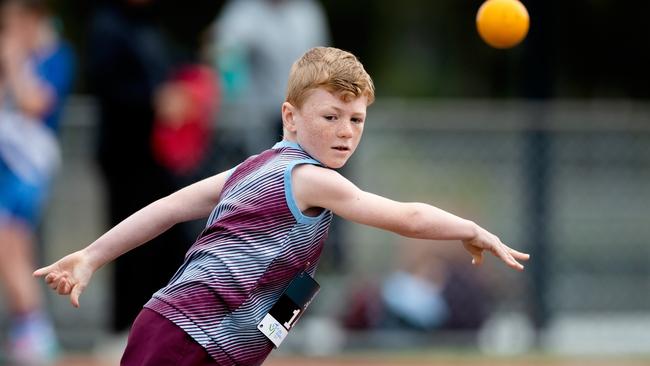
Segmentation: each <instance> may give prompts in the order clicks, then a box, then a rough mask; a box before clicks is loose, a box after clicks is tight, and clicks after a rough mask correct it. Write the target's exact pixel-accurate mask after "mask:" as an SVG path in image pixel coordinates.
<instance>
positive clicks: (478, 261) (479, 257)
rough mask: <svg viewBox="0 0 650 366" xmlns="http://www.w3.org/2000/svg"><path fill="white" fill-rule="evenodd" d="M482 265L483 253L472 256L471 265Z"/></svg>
mask: <svg viewBox="0 0 650 366" xmlns="http://www.w3.org/2000/svg"><path fill="white" fill-rule="evenodd" d="M482 263H483V253H482V252H480V253H477V254H472V264H473V265H475V266H480V265H481V264H482Z"/></svg>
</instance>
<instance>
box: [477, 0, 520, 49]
mask: <svg viewBox="0 0 650 366" xmlns="http://www.w3.org/2000/svg"><path fill="white" fill-rule="evenodd" d="M529 22H530V20H529V18H528V11H527V10H526V7H525V6H524V5H523V4H522V3H521V2H520V1H518V0H487V1H486V2H484V3H483V5H481V7H480V8H479V9H478V13H476V29H478V34H479V35H480V36H481V38H482V39H483V40H484V41H485V43H487V44H489V45H490V46H492V47H494V48H510V47H514V46H516V45H517V44H519V42H521V41H522V40H523V39H524V38H525V37H526V34H527V33H528V26H529Z"/></svg>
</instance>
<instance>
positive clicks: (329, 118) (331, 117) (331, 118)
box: [325, 116, 336, 121]
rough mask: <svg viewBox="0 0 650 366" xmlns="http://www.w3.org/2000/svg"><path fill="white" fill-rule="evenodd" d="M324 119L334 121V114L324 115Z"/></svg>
mask: <svg viewBox="0 0 650 366" xmlns="http://www.w3.org/2000/svg"><path fill="white" fill-rule="evenodd" d="M325 119H326V120H328V121H334V120H335V119H336V116H325Z"/></svg>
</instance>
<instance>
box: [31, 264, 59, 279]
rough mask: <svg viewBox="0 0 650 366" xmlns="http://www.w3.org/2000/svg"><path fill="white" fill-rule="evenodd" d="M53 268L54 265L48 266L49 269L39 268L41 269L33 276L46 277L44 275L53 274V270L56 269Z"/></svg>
mask: <svg viewBox="0 0 650 366" xmlns="http://www.w3.org/2000/svg"><path fill="white" fill-rule="evenodd" d="M53 267H54V266H53V265H50V266H47V267H43V268H39V269H37V270H35V271H34V273H32V276H34V277H41V276H44V275H46V274H48V273H50V272H52V270H53V269H54V268H53Z"/></svg>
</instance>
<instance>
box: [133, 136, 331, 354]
mask: <svg viewBox="0 0 650 366" xmlns="http://www.w3.org/2000/svg"><path fill="white" fill-rule="evenodd" d="M298 164H316V165H321V164H320V163H319V162H318V161H316V160H314V159H313V158H311V157H310V156H309V155H308V154H307V153H306V152H304V151H303V150H302V149H301V148H300V146H299V145H298V144H296V143H293V142H289V141H282V142H279V143H277V144H276V145H275V146H273V148H272V149H270V150H266V151H265V152H263V153H261V154H259V155H256V156H252V157H250V158H248V159H247V160H246V161H244V162H243V163H241V164H240V165H239V166H237V167H236V168H235V169H234V170H233V172H232V173H231V175H230V177H229V178H228V179H227V180H226V182H225V184H224V187H223V189H222V192H221V196H220V198H219V203H218V204H217V206H216V207H215V209H214V210H213V212H212V214H211V215H210V217H209V218H208V222H207V225H206V228H205V230H204V231H203V232H202V233H201V235H200V236H199V237H198V239H197V241H196V242H195V243H194V245H193V246H192V247H191V248H190V249H189V250H188V252H187V254H186V256H185V262H184V263H183V265H182V266H181V268H180V269H179V270H178V271H177V272H176V274H175V275H174V277H173V278H172V279H171V281H170V283H169V284H168V285H167V286H166V287H165V288H163V289H161V290H159V291H158V292H156V293H155V294H154V295H153V298H152V299H151V300H150V301H149V302H148V303H147V304H146V305H145V307H147V308H150V309H152V310H154V311H156V312H158V313H160V314H161V315H163V316H164V317H166V318H167V319H169V320H171V321H172V322H174V323H175V324H176V325H178V326H179V327H180V328H182V329H183V330H184V331H185V332H187V333H188V334H189V335H190V336H191V337H192V338H193V339H194V340H195V341H196V342H198V343H199V344H200V345H202V346H203V347H204V348H205V349H206V350H207V351H208V353H209V354H210V355H211V356H212V357H213V358H214V359H215V360H216V361H217V362H218V363H219V364H220V365H239V364H245V365H254V364H261V363H262V362H263V361H264V359H265V358H266V357H267V356H268V354H269V353H270V352H271V350H272V349H273V344H272V343H271V342H270V341H269V340H268V339H267V338H266V337H265V336H264V335H263V334H262V333H261V332H260V331H259V330H258V329H257V324H258V323H259V322H260V321H261V320H262V318H263V317H264V315H266V313H267V312H268V311H269V310H270V308H271V307H272V306H273V304H274V303H275V302H276V301H277V300H278V299H279V297H280V295H281V294H282V293H283V291H284V290H285V289H286V287H287V286H288V285H289V283H290V282H291V280H292V279H293V277H294V276H296V275H297V274H298V273H300V272H301V271H303V270H306V271H307V272H308V273H309V274H311V275H312V276H313V274H314V271H315V270H316V266H317V263H318V259H319V257H320V254H321V251H322V248H323V243H324V241H325V239H326V237H327V230H328V228H329V224H330V221H331V219H332V213H331V212H330V211H328V210H323V211H322V212H321V213H320V214H319V215H318V216H306V215H304V214H303V213H302V212H300V210H299V209H298V207H297V205H296V202H295V201H294V197H293V193H292V189H291V171H292V169H293V168H294V167H295V166H296V165H298Z"/></svg>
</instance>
